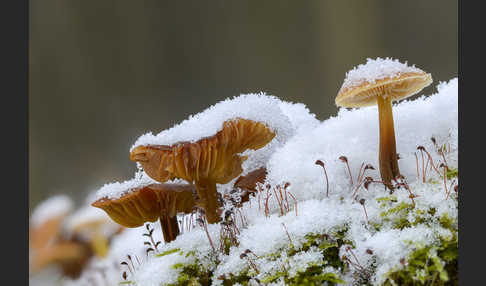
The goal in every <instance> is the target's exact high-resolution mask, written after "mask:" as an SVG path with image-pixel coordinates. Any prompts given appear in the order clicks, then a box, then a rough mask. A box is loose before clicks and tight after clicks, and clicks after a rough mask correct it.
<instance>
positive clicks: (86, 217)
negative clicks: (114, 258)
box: [64, 205, 120, 258]
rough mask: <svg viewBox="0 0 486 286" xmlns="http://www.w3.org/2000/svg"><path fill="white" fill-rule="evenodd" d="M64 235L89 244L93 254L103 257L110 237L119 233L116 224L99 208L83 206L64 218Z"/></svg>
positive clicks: (106, 251)
mask: <svg viewBox="0 0 486 286" xmlns="http://www.w3.org/2000/svg"><path fill="white" fill-rule="evenodd" d="M64 228H65V231H66V235H67V236H70V237H71V238H76V239H79V240H80V241H83V242H85V243H87V244H89V245H90V247H91V248H92V250H93V252H94V254H95V255H96V256H98V257H101V258H103V257H105V256H106V255H107V253H108V249H109V244H110V240H111V238H112V237H113V236H114V235H116V234H117V233H119V231H120V229H119V226H118V225H117V224H115V223H114V222H112V221H111V220H110V219H109V218H108V216H107V215H106V214H105V213H104V212H102V211H101V210H98V209H95V208H93V207H91V206H90V205H87V206H84V207H82V208H81V209H79V210H78V211H76V212H75V213H74V214H72V215H71V216H70V217H68V218H67V219H66V223H65V225H64Z"/></svg>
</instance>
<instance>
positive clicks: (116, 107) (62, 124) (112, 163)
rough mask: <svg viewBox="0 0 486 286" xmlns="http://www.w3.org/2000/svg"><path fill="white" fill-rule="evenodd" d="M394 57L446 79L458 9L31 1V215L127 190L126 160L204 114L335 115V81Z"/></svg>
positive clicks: (446, 4)
mask: <svg viewBox="0 0 486 286" xmlns="http://www.w3.org/2000/svg"><path fill="white" fill-rule="evenodd" d="M368 57H369V58H376V57H393V58H398V59H399V60H400V61H402V62H404V61H408V63H409V64H415V65H416V66H417V67H419V68H421V69H423V70H425V71H427V72H430V73H432V76H433V78H434V83H433V84H432V85H431V86H430V87H428V88H426V89H425V90H424V91H423V92H422V94H424V93H425V94H430V93H433V92H435V86H436V84H437V83H438V82H439V81H447V80H449V79H450V78H452V77H455V76H457V75H458V71H457V70H458V2H457V1H449V0H447V1H446V0H427V1H421V0H414V1H387V0H383V1H371V0H370V1H353V0H340V1H324V0H323V1H283V0H279V1H228V0H212V1H160V0H159V1H156V0H153V1H152V0H150V1H149V0H144V1H120V0H112V1H110V0H104V1H75V0H62V1H61V0H43V1H36V0H33V1H30V92H29V157H30V160H29V161H30V162H29V185H30V194H29V200H30V206H31V208H33V207H35V205H36V204H37V203H38V202H40V201H41V200H44V199H46V198H47V197H49V196H52V195H55V194H60V193H66V194H68V195H70V196H71V197H72V198H73V199H75V200H76V201H77V202H78V203H81V202H83V201H84V199H85V198H86V196H87V195H88V193H90V192H92V191H94V190H96V189H98V188H100V187H102V186H103V184H105V183H109V182H114V181H124V180H127V179H131V178H132V177H133V174H134V172H135V171H136V165H135V163H134V162H131V161H130V160H129V148H130V146H131V145H132V144H133V143H134V142H135V140H136V139H137V137H138V136H140V135H142V134H143V133H146V132H148V131H153V132H154V133H158V132H160V131H162V130H164V129H167V128H169V127H171V126H173V125H174V124H176V123H179V122H180V121H182V120H184V119H186V118H187V117H188V116H189V115H191V114H195V113H198V112H200V111H202V110H204V109H205V108H207V107H208V106H210V105H213V104H215V103H216V102H218V101H220V100H223V99H225V98H227V97H233V96H236V95H239V94H241V93H250V92H259V91H265V92H267V93H269V94H272V95H276V96H278V97H280V98H281V99H284V100H288V101H293V102H302V103H304V104H306V105H307V107H308V108H309V109H310V110H311V112H313V113H315V114H316V115H317V117H318V119H320V120H324V119H326V118H328V117H330V116H333V115H336V113H337V107H336V106H335V104H334V98H335V96H336V94H337V92H338V90H339V88H340V87H341V84H342V82H343V80H344V77H345V73H346V72H347V71H348V70H350V69H352V68H353V67H354V66H356V65H359V64H362V63H365V62H366V58H368Z"/></svg>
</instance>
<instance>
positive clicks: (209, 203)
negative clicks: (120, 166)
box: [130, 118, 276, 223]
mask: <svg viewBox="0 0 486 286" xmlns="http://www.w3.org/2000/svg"><path fill="white" fill-rule="evenodd" d="M275 135H276V134H275V133H274V132H273V131H271V130H270V128H268V127H267V126H266V125H265V124H264V123H262V122H256V121H253V120H248V119H243V118H236V119H230V120H226V121H225V122H224V123H223V127H222V129H221V130H220V131H218V132H217V133H216V134H214V135H213V136H208V137H204V138H200V139H199V140H197V141H195V142H178V143H174V144H172V145H170V146H169V145H139V146H137V147H135V148H134V149H133V150H132V151H131V153H130V159H131V160H133V161H136V162H139V163H140V164H141V165H142V167H143V169H144V171H145V172H146V173H147V175H149V176H150V177H151V178H153V179H154V180H157V181H159V182H162V183H163V182H166V181H167V180H172V179H175V178H180V179H183V180H186V181H187V182H189V183H191V184H195V186H196V191H197V194H198V196H199V199H200V203H199V204H200V205H201V207H203V208H204V209H205V212H206V219H207V220H208V222H209V223H216V222H218V221H220V216H219V214H218V212H217V210H218V208H219V202H218V196H217V190H216V184H226V183H228V182H230V181H231V180H232V179H234V178H235V177H236V176H238V175H239V174H241V172H242V171H243V169H242V166H241V165H242V163H243V162H244V161H245V160H246V159H247V156H242V155H239V154H240V153H242V152H244V151H246V150H247V149H252V150H257V149H260V148H262V147H264V146H265V145H266V144H268V143H269V142H270V141H271V140H272V139H273V138H274V137H275Z"/></svg>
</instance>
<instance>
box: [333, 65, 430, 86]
mask: <svg viewBox="0 0 486 286" xmlns="http://www.w3.org/2000/svg"><path fill="white" fill-rule="evenodd" d="M423 72H424V71H423V70H421V69H419V68H416V67H415V65H414V66H408V65H407V62H405V63H401V62H400V61H399V60H398V59H392V58H385V59H382V58H376V59H370V58H368V59H367V60H366V64H360V65H358V66H357V67H354V68H353V69H352V70H350V71H348V72H347V73H346V77H345V79H344V83H343V85H342V87H341V90H344V89H346V88H352V87H356V86H359V85H361V84H363V83H365V82H367V83H375V82H376V80H379V79H384V78H394V77H398V76H400V74H402V73H423Z"/></svg>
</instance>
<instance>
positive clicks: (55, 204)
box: [31, 195, 73, 228]
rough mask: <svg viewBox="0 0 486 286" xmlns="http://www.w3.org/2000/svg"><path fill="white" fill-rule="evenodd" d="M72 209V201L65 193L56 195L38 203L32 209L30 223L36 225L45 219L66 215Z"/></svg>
mask: <svg viewBox="0 0 486 286" xmlns="http://www.w3.org/2000/svg"><path fill="white" fill-rule="evenodd" d="M72 209H73V201H72V200H71V199H70V198H69V197H68V196H66V195H56V196H53V197H50V198H48V199H47V200H45V201H43V202H41V203H39V204H38V205H37V206H36V207H35V209H34V210H33V211H32V216H31V224H32V226H33V227H34V228H35V227H38V226H41V225H42V224H43V223H45V222H46V221H47V220H49V219H51V218H55V217H59V216H64V215H67V214H68V213H69V212H70V211H71V210H72Z"/></svg>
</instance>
